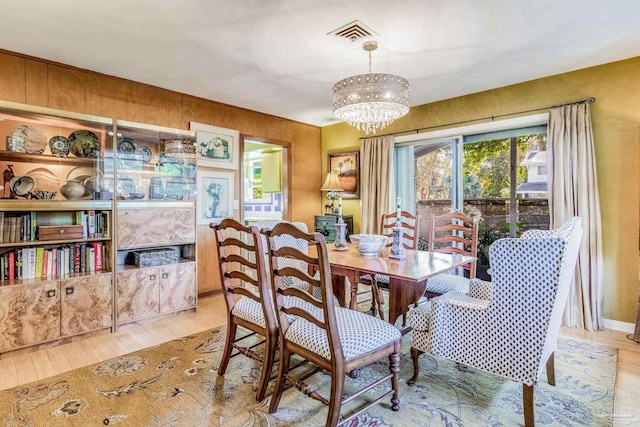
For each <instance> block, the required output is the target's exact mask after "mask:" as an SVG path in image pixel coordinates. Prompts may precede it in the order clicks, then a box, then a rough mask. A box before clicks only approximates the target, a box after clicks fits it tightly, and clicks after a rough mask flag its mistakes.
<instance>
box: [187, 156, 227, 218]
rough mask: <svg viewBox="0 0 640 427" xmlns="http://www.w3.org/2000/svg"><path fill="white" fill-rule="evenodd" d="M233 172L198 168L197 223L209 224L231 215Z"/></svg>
mask: <svg viewBox="0 0 640 427" xmlns="http://www.w3.org/2000/svg"><path fill="white" fill-rule="evenodd" d="M233 179H234V173H233V172H219V171H213V170H207V169H202V168H198V200H197V202H196V209H197V213H196V216H197V223H198V224H199V225H200V224H210V223H212V222H219V221H221V220H222V219H223V218H227V217H233V216H234V215H233V194H234V193H233Z"/></svg>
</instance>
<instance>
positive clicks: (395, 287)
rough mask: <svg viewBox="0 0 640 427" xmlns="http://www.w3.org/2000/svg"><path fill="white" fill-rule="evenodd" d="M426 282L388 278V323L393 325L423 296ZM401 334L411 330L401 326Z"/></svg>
mask: <svg viewBox="0 0 640 427" xmlns="http://www.w3.org/2000/svg"><path fill="white" fill-rule="evenodd" d="M426 288H427V282H426V281H424V282H419V283H416V282H411V281H404V280H401V279H397V278H394V277H390V278H389V323H391V324H392V325H395V323H396V320H398V318H399V317H402V315H403V314H405V313H407V312H408V311H409V307H410V306H412V305H413V304H415V303H416V302H417V301H418V300H419V299H420V298H421V297H422V295H423V294H424V291H425V290H426ZM402 326H403V328H402V329H401V330H402V334H403V335H404V334H406V333H407V332H409V331H410V330H411V328H410V327H408V326H406V327H405V325H402Z"/></svg>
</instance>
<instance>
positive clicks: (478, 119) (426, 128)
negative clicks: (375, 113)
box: [359, 96, 596, 139]
mask: <svg viewBox="0 0 640 427" xmlns="http://www.w3.org/2000/svg"><path fill="white" fill-rule="evenodd" d="M594 102H596V99H595V98H594V97H592V96H590V97H589V98H587V99H583V100H581V101H573V102H567V103H566V104H558V105H551V106H549V107H540V108H534V109H533V110H525V111H517V112H514V113H506V114H498V115H497V116H488V117H480V118H477V119H469V120H463V121H461V122H453V123H445V124H442V125H435V126H429V127H424V128H416V129H410V130H400V131H398V132H391V133H385V134H382V135H373V136H392V135H400V134H403V133H420V132H422V131H425V130H430V129H437V128H441V127H445V126H452V125H463V124H465V123H471V122H477V121H480V120H488V119H491V121H493V120H495V119H496V118H499V117H508V116H515V115H517V114H524V113H533V112H535V111H542V110H550V109H551V108H558V107H564V106H566V105H578V104H593V103H594ZM365 138H371V136H362V137H360V138H359V139H365Z"/></svg>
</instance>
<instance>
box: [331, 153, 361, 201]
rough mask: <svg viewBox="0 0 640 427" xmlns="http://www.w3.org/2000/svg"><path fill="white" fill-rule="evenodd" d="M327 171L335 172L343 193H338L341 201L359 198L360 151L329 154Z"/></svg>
mask: <svg viewBox="0 0 640 427" xmlns="http://www.w3.org/2000/svg"><path fill="white" fill-rule="evenodd" d="M327 166H328V170H330V171H332V170H334V171H337V172H338V179H339V180H340V184H341V185H342V188H343V189H344V191H341V192H340V193H338V194H339V195H340V197H342V198H343V199H359V198H360V151H344V152H339V153H329V158H328V160H327Z"/></svg>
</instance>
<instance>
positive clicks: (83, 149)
mask: <svg viewBox="0 0 640 427" xmlns="http://www.w3.org/2000/svg"><path fill="white" fill-rule="evenodd" d="M69 143H70V144H71V145H70V152H71V154H73V155H75V156H77V157H87V158H96V157H98V156H99V154H100V139H98V136H97V135H96V134H95V133H93V132H91V131H90V130H86V129H83V130H77V131H75V132H72V133H71V135H69Z"/></svg>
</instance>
